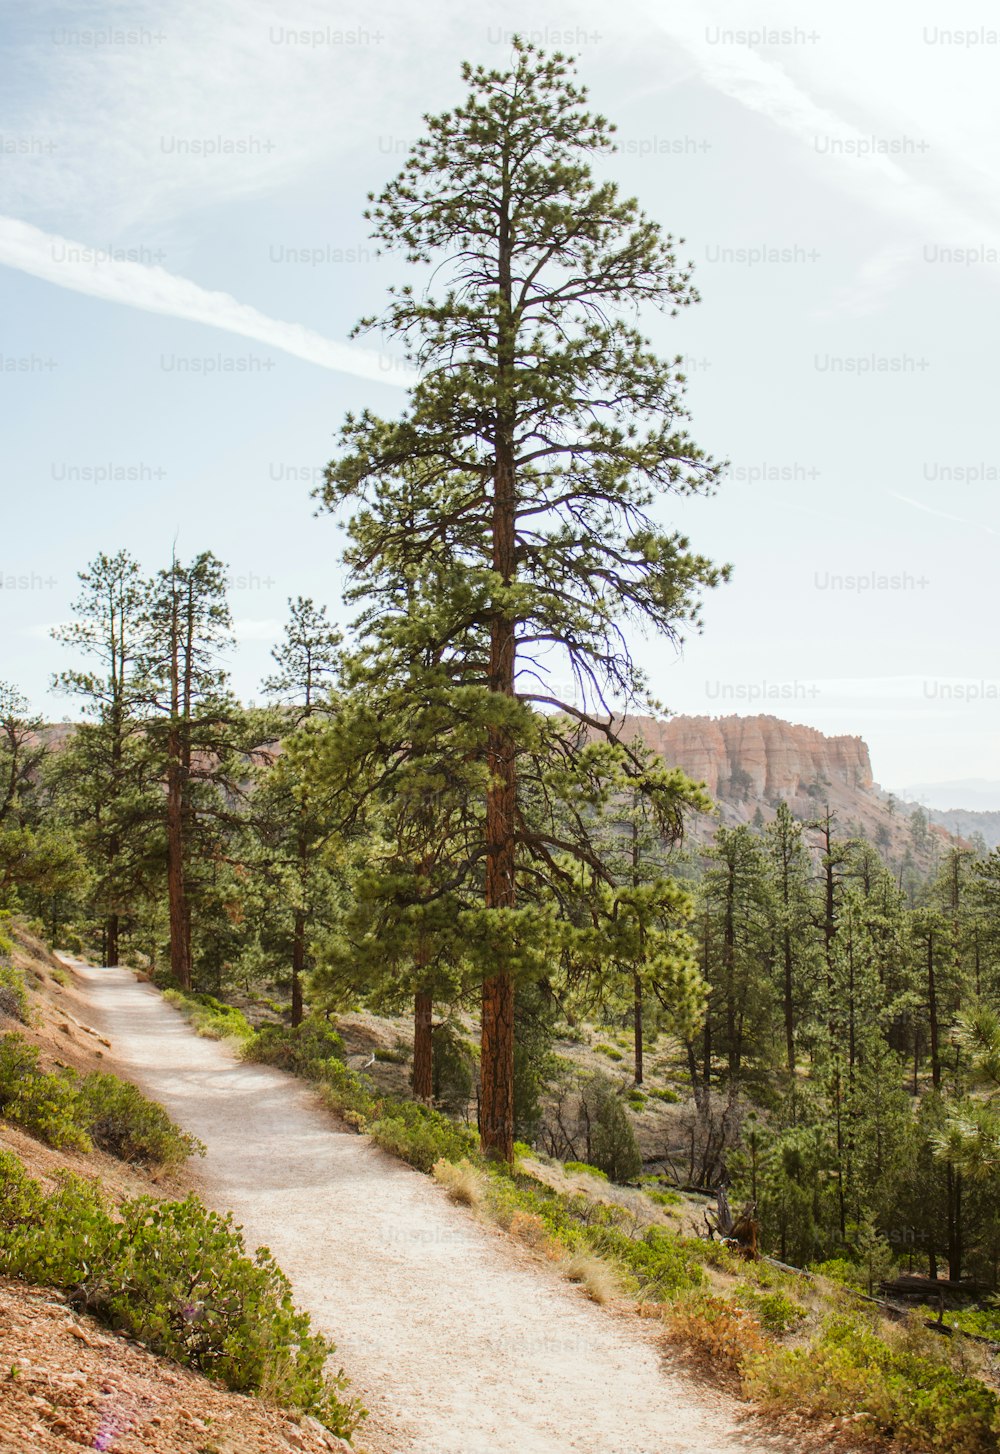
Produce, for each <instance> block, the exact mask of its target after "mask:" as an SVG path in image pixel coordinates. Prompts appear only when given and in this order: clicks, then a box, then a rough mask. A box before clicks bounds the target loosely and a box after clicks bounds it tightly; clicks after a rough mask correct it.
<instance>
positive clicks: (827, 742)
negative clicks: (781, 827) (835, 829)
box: [623, 716, 872, 799]
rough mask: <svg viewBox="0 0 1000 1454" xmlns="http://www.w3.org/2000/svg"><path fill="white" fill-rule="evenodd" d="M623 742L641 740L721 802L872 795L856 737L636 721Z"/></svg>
mask: <svg viewBox="0 0 1000 1454" xmlns="http://www.w3.org/2000/svg"><path fill="white" fill-rule="evenodd" d="M623 735H624V736H625V737H629V736H632V735H636V736H639V737H641V738H642V740H643V741H644V742H646V743H647V745H648V746H649V747H652V748H654V749H655V751H657V752H658V753H660V755H661V756H662V757H663V758H664V759H665V761H666V762H668V763H670V764H671V765H672V766H676V767H680V768H683V770H684V771H685V772H686V773H687V774H688V776H689V777H692V778H694V779H695V780H696V781H698V782H704V783H705V784H706V786H707V788H708V791H709V792H710V793H712V794H713V795H718V796H719V797H725V798H741V799H742V798H747V797H751V798H763V799H768V798H777V797H782V798H788V799H792V798H797V797H801V796H803V795H805V794H806V793H807V792H808V789H809V788H810V786H812V785H816V784H830V785H833V784H843V785H844V786H845V787H847V788H850V789H860V790H861V791H866V790H868V789H870V788H871V787H872V765H871V761H870V759H869V756H868V747H867V745H866V743H865V742H864V741H863V740H862V739H861V738H860V737H825V736H824V735H823V733H822V732H818V731H817V730H816V728H815V727H800V726H797V725H795V724H794V723H792V722H783V721H782V720H781V719H780V718H779V717H765V716H761V717H737V716H733V717H672V718H671V719H670V720H669V721H666V722H660V721H657V720H656V719H655V718H652V717H634V718H630V719H629V721H628V724H627V726H626V731H625V733H624V734H623Z"/></svg>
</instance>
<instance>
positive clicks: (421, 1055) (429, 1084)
mask: <svg viewBox="0 0 1000 1454" xmlns="http://www.w3.org/2000/svg"><path fill="white" fill-rule="evenodd" d="M433 1026H434V998H433V996H432V995H431V993H430V991H429V990H417V992H416V994H415V995H414V996H413V1099H414V1100H416V1101H424V1102H426V1104H427V1105H430V1103H431V1100H432V1099H433V1096H434V1027H433Z"/></svg>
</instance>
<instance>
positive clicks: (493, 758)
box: [479, 451, 517, 1163]
mask: <svg viewBox="0 0 1000 1454" xmlns="http://www.w3.org/2000/svg"><path fill="white" fill-rule="evenodd" d="M498 455H499V451H498ZM513 484H514V469H513V461H512V460H507V461H502V460H500V459H499V458H498V467H497V477H496V489H495V500H494V567H495V569H496V570H497V572H498V573H499V574H500V575H501V576H502V577H503V578H504V579H505V580H510V579H511V578H512V577H513V574H514V489H513ZM514 660H515V637H514V623H513V621H511V620H510V619H509V618H506V617H500V618H498V619H496V620H495V621H494V623H493V628H492V632H491V640H490V687H491V690H493V691H495V692H501V693H503V694H504V695H505V696H508V697H509V696H513V694H514ZM487 761H488V766H489V774H490V786H489V788H488V789H487V793H486V907H487V909H498V910H501V911H502V910H504V909H512V908H513V907H514V904H515V886H514V849H515V812H516V804H517V768H516V762H515V744H514V740H513V736H512V734H511V732H510V731H509V729H507V728H505V727H490V728H489V729H488V734H487ZM480 1077H481V1089H480V1107H479V1116H480V1122H479V1136H480V1141H481V1143H482V1149H483V1153H484V1154H485V1155H486V1156H488V1157H490V1158H492V1159H494V1160H498V1161H507V1162H510V1163H513V1160H514V978H513V975H512V974H511V973H510V970H509V969H508V968H506V967H505V966H503V965H500V966H499V967H498V969H497V972H496V973H495V974H492V975H490V976H489V977H488V978H487V979H485V980H484V981H483V1003H482V1042H481V1056H480Z"/></svg>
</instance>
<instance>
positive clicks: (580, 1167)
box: [563, 1161, 608, 1181]
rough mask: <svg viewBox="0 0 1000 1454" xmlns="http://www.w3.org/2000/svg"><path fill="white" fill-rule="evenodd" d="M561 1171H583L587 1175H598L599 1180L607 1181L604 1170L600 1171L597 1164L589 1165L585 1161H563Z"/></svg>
mask: <svg viewBox="0 0 1000 1454" xmlns="http://www.w3.org/2000/svg"><path fill="white" fill-rule="evenodd" d="M563 1171H568V1172H570V1173H572V1172H577V1171H584V1172H586V1174H587V1175H588V1176H597V1177H599V1178H600V1179H601V1181H607V1179H608V1174H607V1172H606V1171H602V1170H601V1168H600V1167H599V1166H590V1165H588V1163H587V1162H586V1161H564V1162H563Z"/></svg>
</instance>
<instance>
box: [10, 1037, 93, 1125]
mask: <svg viewBox="0 0 1000 1454" xmlns="http://www.w3.org/2000/svg"><path fill="white" fill-rule="evenodd" d="M75 1079H76V1078H75V1076H73V1074H72V1073H71V1072H63V1073H61V1074H59V1075H50V1074H49V1073H48V1072H46V1071H44V1070H42V1069H41V1068H40V1066H39V1064H38V1051H37V1049H36V1048H35V1046H34V1045H29V1044H28V1042H27V1041H26V1040H25V1039H24V1037H23V1035H20V1034H19V1033H18V1032H17V1031H16V1030H13V1031H11V1032H10V1033H9V1034H7V1035H4V1036H2V1037H0V1116H5V1117H6V1118H7V1120H8V1121H13V1122H14V1124H15V1126H20V1127H21V1129H22V1130H24V1131H27V1132H28V1134H29V1136H35V1137H37V1138H38V1140H39V1141H44V1142H45V1143H46V1145H48V1146H54V1147H56V1148H57V1149H58V1150H61V1151H91V1150H93V1147H92V1146H91V1143H90V1139H89V1137H88V1136H87V1134H86V1132H85V1131H84V1130H82V1129H81V1127H80V1125H79V1123H78V1121H77V1118H76V1102H77V1094H76V1088H75V1085H74V1081H75Z"/></svg>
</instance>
